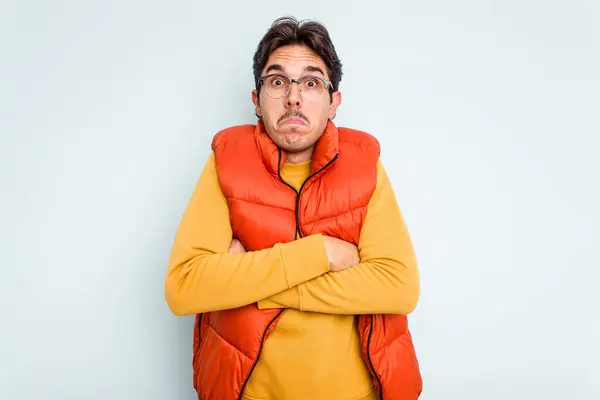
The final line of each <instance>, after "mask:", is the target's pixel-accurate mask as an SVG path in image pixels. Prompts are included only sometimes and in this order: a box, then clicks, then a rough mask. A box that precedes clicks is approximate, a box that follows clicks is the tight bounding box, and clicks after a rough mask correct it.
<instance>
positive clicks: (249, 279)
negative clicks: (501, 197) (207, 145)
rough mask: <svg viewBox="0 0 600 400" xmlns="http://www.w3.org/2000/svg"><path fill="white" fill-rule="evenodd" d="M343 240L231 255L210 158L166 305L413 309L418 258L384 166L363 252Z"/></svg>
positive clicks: (186, 309)
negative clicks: (416, 258)
mask: <svg viewBox="0 0 600 400" xmlns="http://www.w3.org/2000/svg"><path fill="white" fill-rule="evenodd" d="M340 242H341V241H340V240H338V239H334V238H328V237H326V236H322V235H312V236H308V237H305V238H302V239H299V240H296V241H294V242H290V243H285V244H278V245H276V246H274V247H272V248H269V249H265V250H261V251H255V252H245V250H243V251H242V249H243V247H241V248H240V247H237V249H236V248H235V246H233V248H232V249H231V250H232V251H231V252H229V251H230V248H231V247H232V246H231V245H232V231H231V226H230V222H229V209H228V207H227V202H226V200H225V198H224V196H223V194H222V192H221V189H220V186H219V183H218V179H217V174H216V168H215V164H214V156H213V155H212V154H211V156H210V158H209V160H208V162H207V164H206V166H205V168H204V171H203V172H202V175H201V177H200V179H199V181H198V184H197V186H196V189H195V190H194V193H193V195H192V198H191V200H190V202H189V204H188V207H187V209H186V211H185V213H184V216H183V218H182V220H181V223H180V225H179V228H178V230H177V234H176V237H175V243H174V245H173V250H172V252H171V258H170V262H169V268H168V272H167V277H166V281H165V295H166V299H167V303H168V304H169V307H170V308H171V310H172V311H173V312H174V313H175V314H177V315H185V314H195V313H201V312H209V311H217V310H225V309H231V308H236V307H241V306H244V305H248V304H252V303H258V307H259V308H296V309H299V310H304V311H314V312H321V313H331V314H370V313H398V314H408V313H410V312H411V311H412V310H413V309H414V307H415V306H416V303H417V301H418V297H419V274H418V270H417V265H416V260H415V257H414V252H413V248H412V243H411V240H410V237H409V235H408V231H407V229H406V226H405V224H404V221H403V218H402V216H401V213H400V210H399V209H398V206H397V203H396V198H395V196H394V193H393V190H392V188H391V185H390V182H389V180H388V178H387V175H386V173H385V170H384V169H383V167H382V166H381V164H379V165H378V181H377V189H376V190H375V193H374V194H373V196H372V199H371V202H370V204H369V208H368V211H367V216H366V219H365V222H364V224H363V227H362V231H361V235H360V239H359V244H358V247H357V248H354V247H353V246H352V245H350V244H349V243H340ZM234 244H235V243H234Z"/></svg>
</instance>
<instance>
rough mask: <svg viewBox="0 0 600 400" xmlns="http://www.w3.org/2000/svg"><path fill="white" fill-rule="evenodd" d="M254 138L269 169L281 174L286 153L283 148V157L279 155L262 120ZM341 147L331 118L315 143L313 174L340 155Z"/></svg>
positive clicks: (311, 169) (311, 167) (271, 171)
mask: <svg viewBox="0 0 600 400" xmlns="http://www.w3.org/2000/svg"><path fill="white" fill-rule="evenodd" d="M254 138H255V140H256V145H257V146H258V150H259V152H260V154H261V157H262V159H263V162H264V164H265V167H266V168H267V170H268V171H269V172H270V173H271V174H273V175H279V168H280V167H281V166H282V165H283V163H285V156H286V153H285V151H283V150H282V151H281V157H280V156H279V148H278V147H277V145H276V144H275V142H273V141H272V140H271V138H270V137H269V135H268V134H267V131H266V129H265V125H264V123H263V121H262V120H259V121H258V124H257V125H256V128H255V131H254ZM339 149H340V140H339V135H338V129H337V127H336V126H335V124H334V123H333V122H331V120H329V121H328V122H327V126H326V127H325V132H323V135H321V137H320V138H319V140H318V141H317V143H316V144H315V149H314V151H313V155H312V162H311V165H310V172H311V174H314V173H316V172H317V171H319V170H321V169H322V168H324V167H325V166H326V165H327V164H329V163H330V162H331V161H332V160H333V159H334V158H335V157H336V156H337V155H338V153H339Z"/></svg>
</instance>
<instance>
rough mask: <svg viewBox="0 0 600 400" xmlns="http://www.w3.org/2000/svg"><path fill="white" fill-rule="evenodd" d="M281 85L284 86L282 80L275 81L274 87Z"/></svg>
mask: <svg viewBox="0 0 600 400" xmlns="http://www.w3.org/2000/svg"><path fill="white" fill-rule="evenodd" d="M280 85H283V81H282V80H281V79H274V80H273V86H280Z"/></svg>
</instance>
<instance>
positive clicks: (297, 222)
mask: <svg viewBox="0 0 600 400" xmlns="http://www.w3.org/2000/svg"><path fill="white" fill-rule="evenodd" d="M339 156H340V155H339V153H338V154H336V155H335V157H333V158H332V159H331V160H329V162H328V163H327V164H325V165H324V166H323V167H321V168H320V169H319V170H318V171H316V172H315V173H313V174H310V175H309V177H308V178H306V180H305V181H304V182H303V183H302V186H300V190H296V189H295V188H294V187H293V186H292V185H290V184H289V183H287V182H286V181H285V180H284V179H283V178H282V177H281V149H279V159H278V161H277V175H279V179H280V180H281V182H283V184H284V185H285V186H287V187H289V188H290V189H292V190H293V191H294V192H296V208H295V210H294V214H295V216H296V232H294V239H295V238H296V235H298V236H300V237H301V238H302V237H304V235H303V234H302V230H301V229H300V197H301V196H302V189H304V186H305V185H306V184H307V183H308V181H310V180H311V179H312V178H313V177H314V176H316V175H318V174H319V173H321V171H323V170H324V169H325V168H327V167H329V166H330V165H331V164H333V163H334V161H335V160H337V159H338V157H339Z"/></svg>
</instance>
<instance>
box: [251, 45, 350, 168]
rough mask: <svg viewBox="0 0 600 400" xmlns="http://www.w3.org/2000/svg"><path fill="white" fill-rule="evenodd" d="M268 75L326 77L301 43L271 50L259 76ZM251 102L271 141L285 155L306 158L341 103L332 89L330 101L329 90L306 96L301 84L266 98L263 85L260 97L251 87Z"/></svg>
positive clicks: (322, 66) (319, 61)
mask: <svg viewBox="0 0 600 400" xmlns="http://www.w3.org/2000/svg"><path fill="white" fill-rule="evenodd" d="M269 74H281V75H286V76H288V77H289V78H291V79H298V78H300V77H303V76H307V75H308V76H316V77H320V78H323V79H325V80H327V81H328V80H329V76H328V75H327V67H326V66H325V63H324V62H323V60H322V59H321V58H320V57H319V56H318V55H316V54H315V53H314V52H313V51H312V50H310V49H309V48H308V47H306V46H302V45H290V46H283V47H280V48H278V49H277V50H275V51H274V52H273V53H271V56H270V57H269V59H268V60H267V64H266V65H265V67H264V69H263V70H262V72H261V76H265V75H269ZM252 102H253V103H254V104H255V106H256V114H257V115H258V116H260V117H262V119H263V122H264V124H265V128H266V130H267V134H268V135H269V137H270V138H271V140H273V141H274V142H275V144H277V146H278V147H280V148H281V149H283V150H285V151H286V152H287V153H288V156H289V155H294V154H295V155H297V156H298V157H300V155H301V154H302V155H304V156H306V157H304V156H303V157H302V158H305V159H306V160H309V159H310V156H311V155H312V150H313V148H314V145H315V143H316V142H317V140H319V138H320V137H321V135H322V134H323V132H324V130H325V128H326V126H327V121H328V120H329V119H330V118H333V117H334V116H335V112H336V109H337V107H338V106H339V105H340V103H341V93H340V92H335V93H334V94H333V99H332V100H331V101H330V97H329V90H324V92H323V94H322V95H321V96H314V95H313V96H308V95H307V91H305V92H304V93H302V92H301V87H300V86H299V85H298V84H297V83H292V84H291V86H290V89H289V92H288V93H287V95H284V96H283V97H282V98H272V97H269V96H268V95H267V93H266V90H265V87H264V86H263V87H261V91H260V96H258V95H257V93H256V90H254V91H253V92H252ZM290 159H291V158H290ZM298 161H299V162H301V161H305V160H302V159H298Z"/></svg>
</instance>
